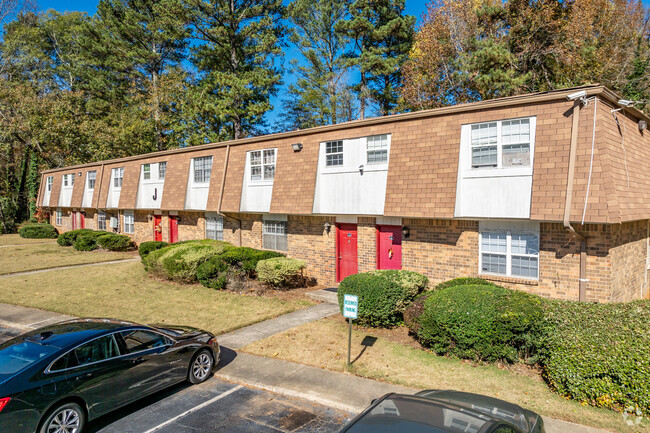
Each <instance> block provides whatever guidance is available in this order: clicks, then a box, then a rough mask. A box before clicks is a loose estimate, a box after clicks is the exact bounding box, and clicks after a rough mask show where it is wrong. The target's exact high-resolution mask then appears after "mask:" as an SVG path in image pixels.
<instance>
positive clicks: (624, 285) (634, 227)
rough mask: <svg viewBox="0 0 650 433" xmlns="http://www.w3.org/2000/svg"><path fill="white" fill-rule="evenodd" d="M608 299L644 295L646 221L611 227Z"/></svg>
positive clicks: (646, 243) (618, 299) (637, 297)
mask: <svg viewBox="0 0 650 433" xmlns="http://www.w3.org/2000/svg"><path fill="white" fill-rule="evenodd" d="M611 232H612V244H613V245H612V246H613V247H612V249H611V250H610V256H611V260H612V276H611V277H612V297H611V301H612V302H627V301H631V300H633V299H640V298H644V297H647V293H648V289H647V280H646V278H647V276H646V272H647V271H646V260H647V257H648V221H647V220H646V221H636V222H632V223H625V224H621V225H615V226H612V227H611Z"/></svg>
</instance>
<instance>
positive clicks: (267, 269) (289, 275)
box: [255, 257, 305, 287]
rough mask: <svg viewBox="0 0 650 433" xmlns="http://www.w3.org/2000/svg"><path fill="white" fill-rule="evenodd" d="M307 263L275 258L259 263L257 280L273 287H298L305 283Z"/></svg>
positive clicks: (256, 270) (256, 269)
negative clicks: (304, 275) (304, 270)
mask: <svg viewBox="0 0 650 433" xmlns="http://www.w3.org/2000/svg"><path fill="white" fill-rule="evenodd" d="M303 269H305V261H304V260H298V259H289V258H287V257H275V258H272V259H266V260H260V261H259V262H257V267H256V268H255V272H256V273H257V279H258V280H260V281H261V282H263V283H265V284H268V285H270V286H273V287H297V286H300V285H302V283H304V277H303V275H302V271H303Z"/></svg>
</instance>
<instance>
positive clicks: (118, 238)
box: [97, 233, 133, 251]
mask: <svg viewBox="0 0 650 433" xmlns="http://www.w3.org/2000/svg"><path fill="white" fill-rule="evenodd" d="M97 245H98V246H99V247H100V248H103V249H105V250H109V251H129V250H131V249H132V248H133V241H132V240H131V238H130V237H128V236H126V235H116V234H113V233H108V234H103V235H101V236H99V237H98V238H97Z"/></svg>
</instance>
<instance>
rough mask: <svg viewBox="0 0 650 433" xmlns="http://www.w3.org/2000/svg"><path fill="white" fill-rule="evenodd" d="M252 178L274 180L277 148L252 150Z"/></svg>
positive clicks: (255, 179)
mask: <svg viewBox="0 0 650 433" xmlns="http://www.w3.org/2000/svg"><path fill="white" fill-rule="evenodd" d="M249 162H250V166H251V180H252V181H257V180H273V178H275V149H264V150H255V151H253V152H250V156H249Z"/></svg>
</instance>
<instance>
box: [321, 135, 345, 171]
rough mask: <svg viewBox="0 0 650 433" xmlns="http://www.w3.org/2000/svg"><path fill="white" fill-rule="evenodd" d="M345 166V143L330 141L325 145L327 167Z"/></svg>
mask: <svg viewBox="0 0 650 433" xmlns="http://www.w3.org/2000/svg"><path fill="white" fill-rule="evenodd" d="M341 165H343V141H342V140H338V141H328V142H326V143H325V167H337V166H341Z"/></svg>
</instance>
